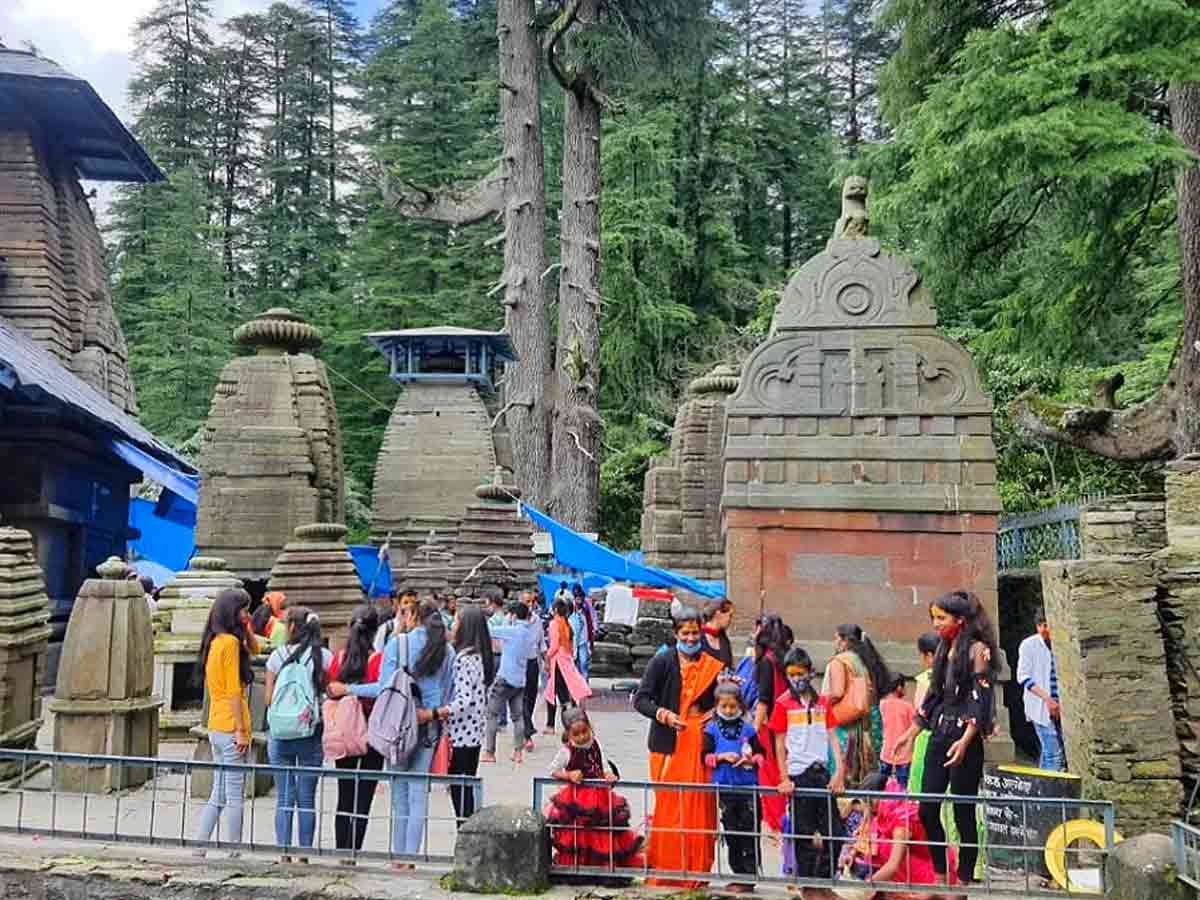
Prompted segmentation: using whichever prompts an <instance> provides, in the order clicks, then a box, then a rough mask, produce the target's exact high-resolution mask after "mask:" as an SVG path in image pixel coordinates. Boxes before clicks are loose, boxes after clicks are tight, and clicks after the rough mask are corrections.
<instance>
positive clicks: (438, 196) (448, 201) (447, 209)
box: [380, 166, 505, 225]
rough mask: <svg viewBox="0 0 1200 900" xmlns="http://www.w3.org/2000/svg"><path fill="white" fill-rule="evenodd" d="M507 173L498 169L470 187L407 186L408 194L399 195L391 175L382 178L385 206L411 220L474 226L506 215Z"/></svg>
mask: <svg viewBox="0 0 1200 900" xmlns="http://www.w3.org/2000/svg"><path fill="white" fill-rule="evenodd" d="M504 180H505V176H504V174H503V169H502V167H501V166H497V167H496V168H495V169H493V170H492V171H491V172H489V173H488V174H487V175H485V176H484V177H483V178H481V179H479V181H477V182H475V184H473V185H471V186H470V187H467V188H463V187H460V186H456V185H452V186H450V187H447V188H438V189H436V190H435V189H432V188H426V187H422V186H420V185H417V184H413V183H412V182H405V185H406V186H407V187H408V188H409V192H408V193H397V192H396V190H395V188H394V186H393V185H392V182H391V179H390V178H388V175H387V172H383V173H382V174H381V176H380V190H381V192H382V193H383V202H384V205H385V206H387V207H388V208H390V209H395V210H398V211H399V212H400V214H401V215H402V216H405V217H407V218H410V219H426V220H428V221H431V222H444V223H446V224H448V225H473V224H475V223H476V222H482V221H483V220H484V219H486V218H487V217H488V216H491V215H497V214H500V213H503V212H504Z"/></svg>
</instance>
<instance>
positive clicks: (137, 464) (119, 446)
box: [112, 438, 200, 505]
mask: <svg viewBox="0 0 1200 900" xmlns="http://www.w3.org/2000/svg"><path fill="white" fill-rule="evenodd" d="M112 448H113V452H115V453H116V454H117V456H119V457H121V459H123V460H125V462H127V463H129V465H131V466H133V467H134V468H135V469H137V470H138V471H139V472H141V473H142V474H143V475H145V476H146V477H147V478H149V479H150V480H151V481H156V482H158V483H159V484H161V485H162V486H163V487H164V488H166V489H167V490H168V491H170V492H171V493H173V494H178V495H179V496H180V497H182V498H183V499H184V500H187V501H188V502H190V503H191V504H193V505H195V504H197V503H199V502H200V476H199V475H190V474H188V473H186V472H180V471H179V470H178V469H173V468H171V466H169V465H167V464H166V463H165V462H163V461H162V460H160V459H157V458H155V457H153V456H151V455H150V454H149V453H147V452H146V451H145V450H143V449H142V448H141V447H139V446H137V445H136V444H131V443H130V442H129V441H123V440H121V439H120V438H113V439H112Z"/></svg>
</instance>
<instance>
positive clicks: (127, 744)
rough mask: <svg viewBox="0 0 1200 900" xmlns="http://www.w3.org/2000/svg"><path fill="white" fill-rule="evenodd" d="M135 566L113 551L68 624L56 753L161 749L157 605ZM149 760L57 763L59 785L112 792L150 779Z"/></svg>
mask: <svg viewBox="0 0 1200 900" xmlns="http://www.w3.org/2000/svg"><path fill="white" fill-rule="evenodd" d="M129 572H130V569H129V567H128V566H127V565H126V564H125V563H123V562H122V561H121V560H119V559H117V558H116V557H113V558H111V559H109V560H108V561H107V562H105V563H102V564H101V565H100V567H99V569H98V570H97V573H98V575H99V576H100V577H99V578H89V579H88V580H87V581H85V582H84V583H83V587H82V588H80V591H79V597H78V598H76V600H75V608H74V610H73V611H72V613H71V621H70V623H69V624H68V625H67V639H66V641H65V643H64V644H63V651H62V661H61V662H60V664H59V670H58V684H57V687H56V689H55V692H54V699H53V700H52V701H50V711H51V712H52V713H53V714H54V750H55V752H56V753H89V754H97V755H104V756H134V757H152V756H157V755H158V708H159V707H160V706H161V705H162V701H161V700H159V699H158V698H156V697H153V696H151V686H152V678H153V643H152V638H151V630H150V608H149V606H147V604H146V595H145V594H144V593H143V592H142V586H141V585H140V584H138V582H137V581H131V580H129ZM149 777H150V770H149V769H147V768H144V767H126V766H118V765H103V764H96V765H64V764H58V765H55V767H54V785H55V788H56V789H58V790H60V791H70V792H72V793H107V792H109V791H116V790H124V789H126V788H131V787H137V786H138V785H140V784H143V783H144V782H145V781H146V780H147V779H148V778H149Z"/></svg>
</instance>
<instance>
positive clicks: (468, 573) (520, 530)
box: [451, 467, 537, 596]
mask: <svg viewBox="0 0 1200 900" xmlns="http://www.w3.org/2000/svg"><path fill="white" fill-rule="evenodd" d="M475 496H476V497H477V498H478V500H477V502H475V503H473V504H471V505H470V506H468V507H467V510H466V513H465V514H464V515H463V518H462V523H461V524H460V525H459V529H458V537H457V538H455V540H454V544H453V545H452V547H451V552H452V553H453V554H454V568H455V569H456V570H459V571H462V572H463V576H462V582H461V583H460V584H459V585H456V586H460V587H465V588H468V589H470V590H471V591H472V593H474V594H476V595H477V596H478V595H479V589H480V588H484V587H487V588H505V587H510V588H524V587H532V586H533V585H534V584H536V583H537V565H536V563H535V562H534V558H533V523H532V522H530V521H529V519H527V518H526V517H525V516H523V515H521V514H520V512H518V511H517V502H518V500H519V499H520V497H521V492H520V490H518V489H517V488H516V487H515V486H514V485H511V484H505V483H504V473H503V470H502V469H500V468H499V467H497V468H496V472H495V475H494V477H493V480H492V483H491V484H481V485H479V486H477V487H476V488H475Z"/></svg>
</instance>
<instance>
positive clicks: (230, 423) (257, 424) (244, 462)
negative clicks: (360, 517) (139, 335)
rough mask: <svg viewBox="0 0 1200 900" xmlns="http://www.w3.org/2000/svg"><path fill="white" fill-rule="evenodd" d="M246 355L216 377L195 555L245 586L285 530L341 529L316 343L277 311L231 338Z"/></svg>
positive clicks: (336, 450)
mask: <svg viewBox="0 0 1200 900" xmlns="http://www.w3.org/2000/svg"><path fill="white" fill-rule="evenodd" d="M234 337H235V338H236V339H237V342H238V343H239V344H241V345H243V346H245V347H251V348H253V349H254V351H255V355H254V356H245V357H240V358H238V359H235V360H233V361H232V362H230V363H229V364H228V365H227V366H225V368H224V370H223V371H222V372H221V377H220V380H219V382H218V384H217V390H216V394H215V395H214V397H213V402H212V409H211V411H210V412H209V415H208V421H207V422H206V423H205V426H204V441H203V446H202V448H201V451H200V469H201V471H202V472H203V476H204V477H203V481H202V482H201V485H200V503H199V508H198V510H197V522H196V548H197V553H198V554H200V555H202V556H212V557H217V558H220V559H224V560H226V561H227V563H228V565H229V568H230V570H231V571H232V572H234V573H236V574H237V576H238V577H239V578H241V579H243V580H246V581H260V580H264V579H266V577H267V575H268V573H269V572H270V570H271V566H272V564H273V563H274V561H275V556H276V554H278V553H279V549H280V548H281V547H283V545H284V544H286V543H287V542H288V541H289V540H290V539H291V537H292V533H293V531H294V530H295V529H296V528H297V527H299V526H301V525H307V524H308V523H310V522H340V521H341V520H342V519H343V517H344V509H345V493H344V490H345V489H344V484H343V474H342V440H341V436H340V434H339V431H338V418H337V409H336V407H335V406H334V400H333V392H332V391H331V390H330V387H329V379H328V378H327V377H326V374H325V367H324V366H323V365H322V364H321V363H320V362H319V361H318V360H317V359H316V358H314V357H313V356H311V355H310V354H309V353H307V352H305V351H308V350H312V349H315V348H317V347H319V346H320V345H321V336H320V334H319V333H318V331H317V330H316V329H315V328H313V327H312V326H311V325H309V324H307V323H306V322H305V321H304V320H303V319H302V318H300V317H299V316H297V315H294V314H293V313H291V312H289V311H288V310H286V309H271V310H268V311H267V312H265V313H263V315H261V316H259V317H258V318H256V319H253V320H251V321H250V322H247V323H246V324H244V325H242V326H241V327H240V328H238V329H237V331H235V332H234Z"/></svg>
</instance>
